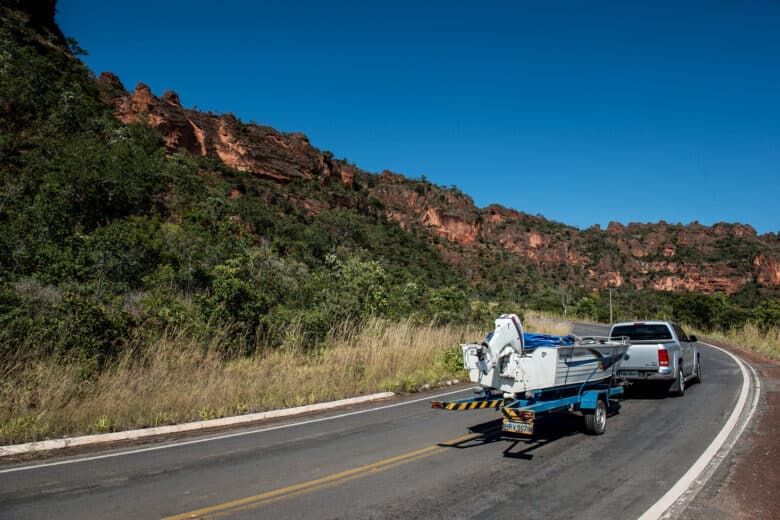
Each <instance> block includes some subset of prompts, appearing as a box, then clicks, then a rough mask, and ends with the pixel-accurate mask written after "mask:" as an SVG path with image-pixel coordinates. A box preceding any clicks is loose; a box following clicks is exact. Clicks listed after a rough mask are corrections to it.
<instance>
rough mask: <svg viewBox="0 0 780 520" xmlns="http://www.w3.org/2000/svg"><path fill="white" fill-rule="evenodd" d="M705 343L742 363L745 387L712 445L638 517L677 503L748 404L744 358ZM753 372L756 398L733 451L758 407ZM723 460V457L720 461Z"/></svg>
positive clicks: (654, 515) (643, 519)
mask: <svg viewBox="0 0 780 520" xmlns="http://www.w3.org/2000/svg"><path fill="white" fill-rule="evenodd" d="M701 343H702V344H703V345H707V346H708V347H712V348H715V349H717V350H720V351H721V352H724V353H725V354H728V355H729V356H730V357H731V358H732V359H733V360H734V361H735V362H736V363H737V366H739V369H740V371H741V372H742V389H741V391H740V395H739V399H738V401H737V405H736V406H735V407H734V410H733V411H732V412H731V415H730V416H729V418H728V420H727V421H726V424H724V425H723V428H721V430H720V432H719V433H718V435H717V436H716V437H715V438H714V439H713V440H712V442H711V443H710V445H709V446H708V447H707V449H706V450H704V453H702V454H701V456H700V457H699V458H698V459H697V460H696V462H694V463H693V465H692V466H691V467H690V468H689V469H688V471H686V472H685V474H684V475H683V476H682V477H680V480H678V481H677V483H676V484H675V485H674V486H672V488H671V489H670V490H669V491H667V492H666V494H665V495H664V496H662V497H661V498H660V499H658V501H657V502H656V503H655V504H653V505H652V506H650V508H649V509H648V510H647V511H645V512H644V513H643V514H642V516H640V517H639V519H638V520H657V519H660V518H662V517H663V515H664V513H665V512H666V511H667V510H668V509H669V508H670V507H672V506H673V505H674V503H675V502H676V501H677V499H679V498H680V497H681V496H682V494H683V493H685V491H686V490H688V488H689V487H690V486H691V485H692V484H693V483H694V482H695V481H696V479H697V478H699V475H701V473H702V472H703V471H704V470H705V469H706V468H707V466H708V465H709V464H710V462H711V461H712V459H713V458H715V455H717V453H718V452H719V451H720V450H721V448H723V445H724V444H725V443H726V440H728V438H729V436H730V435H731V433H732V432H733V431H734V428H735V427H736V426H737V421H738V420H739V417H740V415H741V414H742V411H743V409H744V408H745V403H746V402H747V398H748V394H749V393H750V383H751V381H753V378H752V377H751V375H750V374H748V371H747V369H746V368H745V367H746V366H750V365H748V364H747V363H746V362H744V361H742V359H740V358H738V357H737V356H735V355H734V354H732V353H731V352H729V351H728V350H725V349H722V348H720V347H717V346H715V345H711V344H709V343H705V342H704V341H702V342H701ZM750 370H751V372H753V375H755V382H754V384H755V389H756V392H755V396H754V397H753V402H752V403H751V408H750V412H749V414H748V417H747V419H746V420H745V421H744V422H743V423H742V425H741V428H740V429H739V432H738V433H737V435H736V436H734V437H733V438H732V441H731V443H730V444H729V445H728V446H727V448H726V450H727V451H731V449H732V448H733V447H734V444H736V441H737V439H739V437H740V436H741V435H742V432H744V431H745V428H746V427H747V425H748V423H750V421H751V420H752V418H753V415H754V414H755V411H756V408H757V406H758V397H759V394H760V392H761V384H760V381H759V380H758V376H757V375H756V374H755V371H754V370H753V367H750ZM718 463H720V461H719V462H718Z"/></svg>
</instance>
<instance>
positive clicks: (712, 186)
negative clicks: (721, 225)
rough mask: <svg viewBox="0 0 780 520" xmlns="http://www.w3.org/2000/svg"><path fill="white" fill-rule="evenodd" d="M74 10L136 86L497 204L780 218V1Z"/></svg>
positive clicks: (95, 65) (188, 5) (66, 0)
mask: <svg viewBox="0 0 780 520" xmlns="http://www.w3.org/2000/svg"><path fill="white" fill-rule="evenodd" d="M421 6H422V7H421ZM57 21H58V23H59V25H60V27H61V28H62V30H63V32H64V33H65V34H66V35H67V36H72V37H74V38H76V39H77V40H78V41H79V43H80V44H81V46H82V47H83V48H85V49H86V50H87V51H88V52H89V55H88V56H86V57H84V60H85V62H86V63H87V65H89V66H90V67H91V68H92V69H93V70H94V71H95V72H96V73H98V74H99V73H100V72H102V71H112V72H114V73H116V74H117V75H118V76H119V77H120V79H121V80H122V82H123V83H124V84H125V87H127V88H128V89H130V90H132V89H133V87H134V86H135V84H136V83H137V82H139V81H142V82H144V83H146V84H148V85H149V86H150V87H151V88H152V90H153V92H155V93H156V94H157V95H161V94H162V93H163V92H164V91H165V90H175V91H176V92H178V93H179V95H180V96H181V100H182V104H183V105H184V106H187V107H193V106H197V108H199V109H203V110H212V111H214V112H232V113H234V114H235V115H236V116H237V117H239V118H241V119H242V120H244V121H256V122H261V123H263V124H267V125H270V126H273V127H275V128H277V129H279V130H283V131H302V132H304V133H306V134H307V135H308V136H309V139H310V140H311V142H312V144H314V145H315V146H317V147H318V148H321V149H323V150H330V151H332V152H333V153H334V154H335V155H336V157H341V158H347V159H348V160H350V161H351V162H353V163H355V164H357V165H358V166H359V167H361V168H363V169H365V170H368V171H372V172H380V171H382V170H383V169H389V170H392V171H395V172H399V173H403V174H405V175H407V176H409V177H420V176H422V175H424V176H425V177H426V178H427V179H429V180H430V181H432V182H435V183H437V184H441V185H445V186H450V185H453V184H454V185H457V186H458V187H459V188H460V189H461V190H462V191H464V192H465V193H467V194H469V195H471V196H472V197H473V198H474V201H475V202H476V204H477V205H478V206H486V205H488V204H490V203H499V204H503V205H505V206H508V207H512V208H516V209H519V210H521V211H525V212H528V213H532V214H537V213H539V214H542V215H544V216H545V217H547V218H550V219H553V220H557V221H560V222H564V223H566V224H570V225H574V226H577V227H580V228H585V227H588V226H590V225H593V224H597V223H598V224H601V225H602V226H605V225H606V224H607V223H608V222H609V221H610V220H617V221H620V222H624V223H627V222H655V221H658V220H666V221H667V222H673V223H676V222H681V223H689V222H691V221H693V220H698V221H700V222H702V223H704V224H712V223H715V222H719V221H727V222H742V223H747V224H750V225H752V226H753V227H755V228H756V229H757V230H758V232H759V233H765V232H778V231H780V211H778V210H777V206H778V204H777V201H778V198H780V1H777V0H773V1H772V0H767V1H764V2H754V1H743V2H717V1H711V2H647V3H645V4H644V5H640V3H638V2H596V1H593V2H538V1H537V2H524V1H517V2H510V1H504V2H493V1H486V2H480V3H479V5H477V3H476V2H459V1H446V2H445V1H442V2H423V1H419V2H407V1H405V0H396V1H393V2H370V1H369V2H365V1H364V2H345V1H328V2H308V1H304V0H300V1H297V2H284V1H256V2H255V1H236V0H222V1H221V2H213V1H209V2H206V1H188V2H184V1H172V0H171V1H165V2H161V1H157V2H148V1H146V0H135V1H133V2H130V3H119V2H105V1H91V0H83V1H80V0H60V2H59V3H58V15H57Z"/></svg>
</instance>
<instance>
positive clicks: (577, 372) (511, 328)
mask: <svg viewBox="0 0 780 520" xmlns="http://www.w3.org/2000/svg"><path fill="white" fill-rule="evenodd" d="M495 323H496V328H495V330H494V331H493V332H492V333H490V334H488V336H487V338H486V339H485V341H483V342H482V343H470V344H462V345H461V346H460V347H461V349H462V350H463V365H464V367H465V368H466V369H467V370H468V371H469V378H470V379H471V381H472V382H474V383H477V384H479V385H481V386H482V387H484V388H486V389H490V390H491V391H501V392H503V393H504V395H505V396H509V395H512V396H515V395H519V394H524V393H529V392H532V391H534V390H542V389H550V388H555V387H566V386H570V385H580V384H587V383H594V382H598V381H604V380H607V379H609V378H611V377H613V376H614V375H615V373H616V371H617V369H618V367H619V366H620V362H621V361H622V360H623V356H624V355H625V353H626V349H628V347H629V345H630V344H629V342H628V340H627V339H626V338H621V339H619V340H616V339H612V340H610V339H609V338H605V337H596V336H590V337H585V338H578V337H575V336H546V335H540V334H524V333H523V326H522V324H521V323H520V319H519V318H518V317H517V315H515V314H502V315H501V316H499V317H498V318H497V319H496V321H495Z"/></svg>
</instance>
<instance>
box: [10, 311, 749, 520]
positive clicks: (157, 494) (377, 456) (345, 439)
mask: <svg viewBox="0 0 780 520" xmlns="http://www.w3.org/2000/svg"><path fill="white" fill-rule="evenodd" d="M588 327H592V326H588ZM576 332H577V333H579V334H581V335H585V334H595V333H599V332H600V333H602V334H603V333H604V329H603V328H598V327H596V328H589V329H586V328H582V326H578V328H577V329H576ZM702 365H703V367H704V382H703V383H701V384H698V385H693V386H691V387H689V388H688V390H687V392H686V394H685V396H683V397H681V398H662V397H661V396H658V395H652V394H649V395H648V394H645V395H635V396H632V397H630V398H627V399H624V400H622V401H621V402H620V403H619V410H618V411H617V413H615V414H614V415H612V416H610V418H609V420H608V421H607V432H606V434H604V435H602V436H595V437H594V436H589V435H586V434H584V433H582V432H581V424H580V420H578V418H577V417H574V416H550V417H547V418H545V419H540V420H537V425H536V433H535V435H534V436H533V437H531V438H515V439H506V438H498V437H495V436H490V435H488V436H485V435H480V434H479V433H475V434H471V435H467V428H469V427H478V429H479V428H480V427H481V428H484V429H486V430H490V429H493V428H494V427H495V426H496V425H497V420H498V419H499V417H500V414H499V413H498V412H496V411H494V410H478V411H469V412H445V411H442V410H434V409H431V407H430V402H429V401H430V399H431V398H432V397H433V396H435V395H438V394H437V393H434V392H432V393H430V394H428V395H416V396H413V397H410V398H407V399H402V400H397V401H391V402H390V403H387V404H382V405H372V406H370V407H365V408H355V409H352V410H346V411H344V410H342V411H339V412H333V413H330V414H322V415H316V416H312V417H308V418H303V419H301V418H298V419H297V420H291V421H289V422H276V423H272V424H264V425H261V426H255V427H254V428H253V429H245V430H237V431H232V432H230V434H229V435H232V436H230V437H225V434H221V435H220V436H214V437H215V438H210V437H202V438H198V439H195V440H194V441H195V442H192V441H193V439H191V438H190V439H188V441H190V443H189V444H183V443H182V442H181V441H179V442H178V443H168V444H155V445H147V446H142V447H136V448H134V449H130V450H128V449H127V448H125V449H124V450H121V451H120V450H118V451H114V452H106V451H103V452H100V453H94V454H92V456H90V455H81V456H80V457H76V458H70V459H69V458H54V459H50V460H47V461H45V463H44V464H43V465H41V463H40V462H38V463H35V464H31V465H27V466H0V518H3V519H17V518H18V519H26V518H57V519H70V518H78V519H83V518H116V519H122V518H132V519H138V518H163V517H169V516H177V515H178V516H179V517H181V518H194V517H198V518H269V519H270V518H273V519H284V518H290V519H303V518H316V519H322V518H355V519H368V518H377V519H379V518H404V519H406V518H426V519H427V518H442V519H443V518H447V519H449V518H477V517H478V518H480V519H488V518H501V519H502V520H504V519H506V518H518V517H523V518H528V519H534V518H598V519H604V518H636V517H638V516H639V515H640V514H642V513H643V512H644V511H645V510H646V509H647V508H648V507H649V506H650V505H652V504H653V503H654V502H655V501H656V500H657V499H658V498H659V497H661V496H662V495H663V494H664V493H665V492H666V491H667V490H668V489H669V488H670V487H671V486H672V485H673V484H674V483H675V482H676V481H677V480H678V479H679V478H680V477H681V476H682V475H683V473H685V471H686V470H687V469H688V468H689V467H690V466H691V465H692V464H693V462H694V461H695V460H696V459H697V458H698V457H699V455H700V454H701V453H702V452H703V451H704V450H705V448H706V447H707V445H708V444H709V443H710V442H711V441H712V439H713V438H714V437H715V436H716V435H717V433H718V431H719V430H720V429H721V427H722V425H723V424H724V423H725V422H726V420H727V418H728V416H729V413H730V412H731V410H732V408H733V407H734V405H735V403H736V401H737V397H738V393H739V389H740V386H741V384H742V377H741V375H740V371H739V368H738V367H737V366H736V365H735V364H734V362H733V360H731V358H729V357H728V356H727V355H725V354H723V353H721V352H720V351H717V350H715V349H712V348H709V347H703V348H702ZM450 391H452V390H450ZM439 393H441V391H440V392H439ZM469 395H472V394H471V392H470V390H468V389H464V390H460V391H459V393H457V394H453V395H450V396H447V397H446V398H447V399H455V398H461V397H466V396H469ZM440 399H441V398H440ZM355 412H357V413H355ZM345 414H346V415H345ZM149 448H152V449H151V450H149ZM139 449H140V450H147V451H139ZM133 450H135V451H133ZM94 455H98V456H101V457H103V458H93V456H94ZM106 455H107V456H106ZM36 464H37V466H36ZM31 466H32V467H31ZM9 470H11V471H9ZM193 515H197V516H193Z"/></svg>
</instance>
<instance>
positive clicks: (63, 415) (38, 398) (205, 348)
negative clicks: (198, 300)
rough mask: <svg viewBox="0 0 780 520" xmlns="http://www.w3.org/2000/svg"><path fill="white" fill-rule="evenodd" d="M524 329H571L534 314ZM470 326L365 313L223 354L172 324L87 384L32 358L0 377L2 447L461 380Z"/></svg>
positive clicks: (212, 342)
mask: <svg viewBox="0 0 780 520" xmlns="http://www.w3.org/2000/svg"><path fill="white" fill-rule="evenodd" d="M525 325H526V326H527V328H528V330H529V331H533V332H540V333H554V334H567V333H568V331H569V330H570V329H567V328H566V327H565V326H564V327H561V326H560V325H559V324H552V322H549V321H545V320H536V319H534V318H533V317H532V318H531V319H529V320H528V321H527V323H526V324H525ZM486 332H487V331H486V330H483V329H482V328H480V327H477V326H475V325H462V326H459V325H443V326H437V325H434V324H423V325H420V324H416V323H414V322H412V321H410V320H406V321H400V322H390V321H388V320H383V319H370V320H367V321H365V322H362V323H360V324H356V323H345V324H342V325H340V326H338V327H335V328H334V329H333V330H331V331H330V333H329V335H328V338H327V340H326V341H325V343H324V345H323V346H321V347H319V348H317V349H316V350H311V349H309V348H307V345H305V344H303V343H302V342H300V341H289V342H287V346H285V347H282V348H277V349H265V350H262V351H260V352H259V353H258V354H256V355H254V356H251V357H245V358H239V359H229V360H225V359H224V356H222V355H220V354H219V353H220V352H224V351H225V348H224V346H225V345H226V344H227V343H228V342H229V337H228V332H227V331H221V332H216V333H215V334H213V335H212V336H211V338H210V339H209V340H208V341H202V340H197V339H195V337H194V336H193V335H191V334H188V333H187V332H186V331H181V330H178V331H170V332H168V333H167V334H165V335H164V336H163V337H162V338H160V339H158V340H156V341H154V342H153V343H152V344H151V345H147V346H145V347H144V348H143V349H140V348H137V349H135V350H134V351H131V349H128V352H127V354H125V355H124V356H123V357H122V358H120V359H119V360H117V362H115V363H114V364H113V365H112V366H111V367H110V368H108V369H107V370H105V371H103V372H101V373H100V374H99V375H98V376H97V377H96V378H94V379H92V380H88V381H85V380H84V378H83V373H82V372H81V369H80V368H79V367H78V366H77V365H62V364H60V363H57V362H55V361H53V360H51V359H38V360H35V361H32V362H27V363H26V364H24V365H18V366H7V367H4V368H3V371H2V372H3V373H2V374H0V376H2V378H1V379H0V380H1V381H2V383H0V444H10V443H17V442H27V441H34V440H42V439H46V438H53V437H61V436H69V435H81V434H87V433H98V432H107V431H116V430H125V429H133V428H143V427H149V426H160V425H165V424H175V423H180V422H186V421H192V420H206V419H213V418H217V417H223V416H229V415H237V414H244V413H250V412H257V411H264V410H270V409H275V408H284V407H289V406H297V405H303V404H310V403H315V402H318V401H326V400H331V399H339V398H344V397H351V396H356V395H360V394H365V393H371V392H376V391H385V390H390V391H415V390H418V389H419V388H421V387H422V386H423V385H434V384H436V383H438V382H441V381H443V380H445V379H450V378H455V377H462V376H463V375H464V372H463V370H462V368H461V357H460V356H461V354H460V348H459V347H458V344H459V343H463V342H472V341H480V340H481V339H482V338H484V336H485V333H486Z"/></svg>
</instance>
